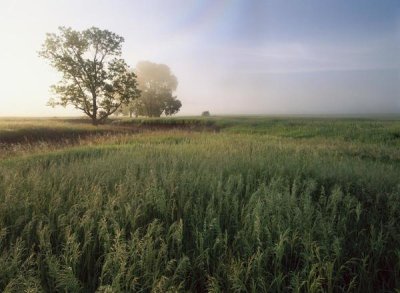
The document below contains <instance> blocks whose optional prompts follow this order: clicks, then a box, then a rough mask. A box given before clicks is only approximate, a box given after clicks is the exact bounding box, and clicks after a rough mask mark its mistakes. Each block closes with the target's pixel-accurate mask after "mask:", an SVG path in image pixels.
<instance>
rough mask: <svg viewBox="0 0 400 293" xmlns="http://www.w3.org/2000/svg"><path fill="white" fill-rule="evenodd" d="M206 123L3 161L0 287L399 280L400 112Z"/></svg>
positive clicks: (330, 286) (213, 287)
mask: <svg viewBox="0 0 400 293" xmlns="http://www.w3.org/2000/svg"><path fill="white" fill-rule="evenodd" d="M249 121H250V122H249ZM251 121H253V122H251ZM271 121H272V122H271ZM127 123H131V122H127ZM150 123H155V122H150ZM157 123H159V122H157ZM161 123H164V122H161ZM166 123H171V122H166ZM178 123H181V122H178ZM196 123H197V122H196ZM207 123H210V122H207ZM213 123H218V124H219V126H220V127H221V131H220V132H219V133H214V132H212V133H203V132H185V131H169V132H145V133H142V134H137V135H134V136H132V135H124V136H113V137H110V138H108V139H104V140H103V141H99V143H98V144H95V145H91V146H87V145H80V146H77V147H70V148H63V149H60V150H58V151H53V152H51V153H47V154H42V153H36V154H33V155H30V156H24V157H19V156H13V157H11V158H8V159H4V160H3V161H2V162H0V252H1V253H0V255H1V257H0V290H1V291H6V292H7V291H8V292H21V291H23V290H28V289H29V290H30V291H31V292H34V291H48V292H55V291H62V292H79V291H81V292H94V291H98V292H127V291H139V292H148V291H154V292H167V291H171V292H176V291H197V292H204V291H210V292H218V291H236V292H246V291H250V292H268V291H270V292H278V291H295V292H304V291H308V292H319V291H328V292H341V291H352V292H354V291H356V292H376V291H393V290H394V289H395V288H399V287H400V250H399V247H400V227H399V225H398V224H397V222H398V219H399V218H400V180H399V174H400V161H399V159H400V157H399V156H400V155H399V152H398V143H399V141H398V139H397V138H396V133H397V132H396V131H398V130H399V128H398V127H399V125H398V122H396V121H392V122H391V121H352V120H349V121H348V120H340V121H331V120H328V121H321V120H318V121H314V120H311V121H307V120H302V119H300V120H296V119H295V120H284V119H282V120H278V121H275V120H268V119H267V120H266V119H264V120H262V119H261V118H260V120H259V121H258V120H257V119H253V120H248V122H246V123H242V124H240V123H239V124H238V123H234V122H233V120H232V119H231V120H230V121H227V120H225V121H224V120H223V119H220V120H218V121H215V122H213ZM251 123H253V125H252V124H251ZM271 123H272V124H273V125H274V126H269V125H271ZM228 124H229V125H228ZM260 124H262V125H263V126H257V125H260ZM374 125H375V126H376V127H375V126H374ZM286 128H287V129H286ZM282 129H283V130H282ZM285 129H286V130H285ZM353 129H358V130H359V131H358V132H357V131H355V130H354V131H353ZM377 129H378V130H377ZM301 133H303V135H300V134H301ZM310 133H311V134H312V135H310ZM340 133H348V137H346V136H345V135H341V134H340ZM351 133H353V134H351ZM371 133H376V136H373V135H371ZM393 133H394V138H392V139H386V140H385V139H381V140H379V139H377V137H380V138H382V137H390V136H391V135H392V134H393ZM294 134H296V135H294ZM368 138H369V139H368Z"/></svg>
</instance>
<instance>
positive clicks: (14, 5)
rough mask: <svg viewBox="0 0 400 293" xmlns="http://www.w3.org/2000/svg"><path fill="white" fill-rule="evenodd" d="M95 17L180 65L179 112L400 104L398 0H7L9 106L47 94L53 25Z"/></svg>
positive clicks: (393, 107)
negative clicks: (47, 50) (44, 53)
mask: <svg viewBox="0 0 400 293" xmlns="http://www.w3.org/2000/svg"><path fill="white" fill-rule="evenodd" d="M59 26H66V27H71V28H73V29H76V30H84V29H86V28H89V27H92V26H96V27H99V28H101V29H108V30H110V31H113V32H115V33H117V34H119V35H121V36H123V37H124V38H125V43H124V44H123V48H122V50H123V57H124V59H125V60H126V62H127V63H128V64H129V65H130V66H132V67H134V66H135V65H136V64H137V62H139V61H142V60H149V61H152V62H156V63H164V64H167V65H168V66H169V67H170V68H171V70H172V72H173V73H174V74H175V75H176V76H177V78H178V81H179V85H178V89H177V92H176V95H177V96H178V98H179V99H180V100H181V101H182V104H183V106H182V109H181V111H180V113H179V114H180V115H198V114H200V113H201V112H202V111H205V110H209V111H210V112H211V114H367V113H374V114H379V113H400V1H398V0H203V1H201V0H146V1H139V0H130V1H128V0H35V1H32V0H13V1H11V0H8V1H7V0H0V37H1V39H0V68H1V71H0V85H1V86H0V116H50V117H52V116H74V115H82V113H80V112H79V111H78V110H75V109H73V108H66V109H64V108H62V107H61V108H60V107H59V108H54V109H53V108H51V107H48V106H46V104H47V101H48V100H49V98H50V97H51V93H50V90H49V89H50V85H51V84H54V83H56V82H57V81H58V80H59V78H60V76H59V75H58V73H57V72H56V71H55V70H54V69H53V68H51V67H50V65H49V64H48V62H47V61H46V60H44V59H41V58H39V57H38V51H39V50H40V48H41V45H42V43H43V42H44V40H45V36H46V33H47V32H57V30H58V27H59Z"/></svg>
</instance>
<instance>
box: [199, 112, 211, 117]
mask: <svg viewBox="0 0 400 293" xmlns="http://www.w3.org/2000/svg"><path fill="white" fill-rule="evenodd" d="M201 116H203V117H208V116H210V112H209V111H204V112H203V113H201Z"/></svg>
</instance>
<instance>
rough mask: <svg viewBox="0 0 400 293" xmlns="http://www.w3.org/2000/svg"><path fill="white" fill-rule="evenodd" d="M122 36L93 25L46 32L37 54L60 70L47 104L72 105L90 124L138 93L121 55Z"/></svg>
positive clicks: (131, 73) (98, 121)
mask: <svg viewBox="0 0 400 293" xmlns="http://www.w3.org/2000/svg"><path fill="white" fill-rule="evenodd" d="M123 41H124V39H123V37H121V36H118V35H117V34H115V33H112V32H110V31H108V30H101V29H98V28H95V27H92V28H90V29H87V30H84V31H75V30H72V29H71V28H65V27H60V28H59V33H58V34H47V37H46V40H45V42H44V44H43V47H42V50H41V51H40V52H39V55H40V56H42V57H44V58H45V59H47V60H49V61H50V64H51V65H52V66H53V67H54V68H56V69H57V70H58V71H59V72H60V73H61V74H62V77H63V78H62V80H61V81H60V82H59V83H58V84H56V85H53V86H52V90H53V92H54V93H55V94H56V97H55V98H52V99H51V100H50V102H49V104H50V105H52V106H55V105H62V106H64V107H65V106H67V105H73V106H74V107H75V108H77V109H80V110H82V111H83V112H84V113H85V114H86V115H88V116H89V117H90V118H91V119H92V122H93V124H98V123H101V122H103V121H104V120H105V119H106V118H107V117H108V116H110V115H111V114H113V113H114V112H116V111H117V110H118V108H119V107H120V106H121V105H122V104H127V103H129V102H130V101H132V100H134V99H136V98H137V97H138V96H139V95H140V91H139V89H138V87H137V81H136V75H135V74H134V72H133V71H132V70H130V68H129V66H128V65H127V64H126V62H125V61H124V60H123V59H122V58H121V45H122V43H123Z"/></svg>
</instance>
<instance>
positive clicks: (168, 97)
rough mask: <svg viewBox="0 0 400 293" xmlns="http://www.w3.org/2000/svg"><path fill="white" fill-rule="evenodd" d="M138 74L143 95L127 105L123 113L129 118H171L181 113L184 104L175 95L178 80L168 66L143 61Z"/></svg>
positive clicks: (137, 71)
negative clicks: (127, 114)
mask: <svg viewBox="0 0 400 293" xmlns="http://www.w3.org/2000/svg"><path fill="white" fill-rule="evenodd" d="M136 74H137V77H138V84H139V89H140V91H141V95H140V97H139V98H138V99H137V100H135V101H131V102H129V103H127V104H126V105H125V106H124V107H123V108H124V109H123V111H125V112H126V113H129V116H132V115H135V116H149V117H160V116H161V115H162V114H165V115H166V116H170V115H173V114H176V113H178V112H179V110H180V108H181V106H182V103H181V101H179V100H178V99H177V98H176V96H174V95H173V92H174V91H175V90H176V88H177V86H178V80H177V78H176V77H175V75H173V74H172V72H171V70H170V68H169V67H168V66H167V65H165V64H156V63H152V62H149V61H142V62H139V63H138V64H137V66H136Z"/></svg>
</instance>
